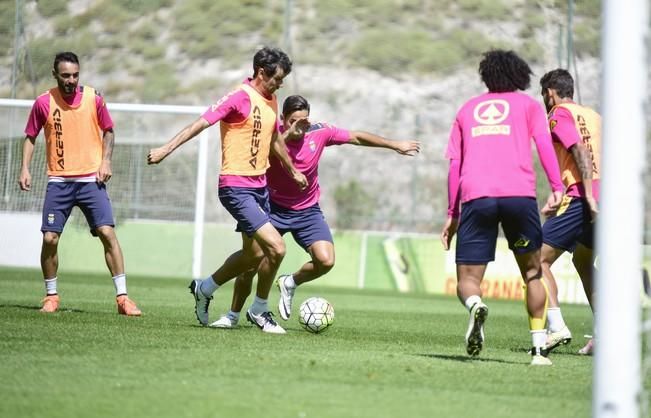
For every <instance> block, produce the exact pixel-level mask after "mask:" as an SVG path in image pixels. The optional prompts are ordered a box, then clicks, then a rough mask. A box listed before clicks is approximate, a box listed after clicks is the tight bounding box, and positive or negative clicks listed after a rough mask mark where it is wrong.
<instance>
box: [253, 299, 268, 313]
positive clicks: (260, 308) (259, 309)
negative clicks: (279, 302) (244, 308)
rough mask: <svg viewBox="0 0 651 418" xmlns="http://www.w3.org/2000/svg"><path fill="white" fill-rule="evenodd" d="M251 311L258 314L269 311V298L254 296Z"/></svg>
mask: <svg viewBox="0 0 651 418" xmlns="http://www.w3.org/2000/svg"><path fill="white" fill-rule="evenodd" d="M249 310H250V311H251V313H254V314H256V315H260V314H261V313H263V312H268V311H269V306H268V305H267V299H261V298H259V297H257V296H256V297H255V298H253V304H252V305H251V307H250V308H249Z"/></svg>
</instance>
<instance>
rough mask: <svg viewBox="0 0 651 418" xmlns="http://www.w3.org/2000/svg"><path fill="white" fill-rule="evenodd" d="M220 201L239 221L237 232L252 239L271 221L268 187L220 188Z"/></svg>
mask: <svg viewBox="0 0 651 418" xmlns="http://www.w3.org/2000/svg"><path fill="white" fill-rule="evenodd" d="M218 195H219V201H220V202H221V203H222V205H223V206H224V208H226V210H227V211H228V213H230V214H231V216H232V217H233V218H234V219H235V220H236V221H237V227H236V228H235V231H237V232H244V233H245V234H246V235H247V236H249V237H251V236H253V234H255V231H257V230H258V229H260V227H261V226H262V225H264V224H266V223H267V222H270V219H269V192H268V191H267V188H266V187H255V188H254V187H220V188H219V192H218Z"/></svg>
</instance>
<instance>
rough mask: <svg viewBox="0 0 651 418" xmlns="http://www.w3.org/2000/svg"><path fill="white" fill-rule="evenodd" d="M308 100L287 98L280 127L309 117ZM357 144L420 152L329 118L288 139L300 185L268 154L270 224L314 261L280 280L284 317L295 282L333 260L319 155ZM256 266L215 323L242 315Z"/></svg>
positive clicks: (225, 324) (229, 324) (416, 146)
mask: <svg viewBox="0 0 651 418" xmlns="http://www.w3.org/2000/svg"><path fill="white" fill-rule="evenodd" d="M309 115H310V105H309V103H308V102H307V100H306V99H305V98H303V97H302V96H290V97H288V98H287V99H286V100H285V102H284V103H283V112H282V121H283V127H282V129H283V130H284V129H288V128H289V127H290V126H292V125H294V124H296V123H297V122H298V121H301V120H307V119H308V117H309ZM342 144H353V145H363V146H368V147H380V148H387V149H391V150H394V151H396V152H397V153H399V154H402V155H409V156H413V155H415V154H416V153H418V152H419V151H420V143H419V142H417V141H394V140H389V139H385V138H382V137H380V136H377V135H374V134H371V133H368V132H362V131H348V130H345V129H340V128H337V127H335V126H332V125H329V124H327V123H314V124H310V125H309V128H308V129H307V130H306V131H305V133H304V134H303V135H301V136H294V137H292V138H291V139H289V140H288V141H286V146H287V153H288V154H289V156H290V157H291V160H292V162H293V164H294V167H296V169H297V170H299V171H300V172H301V173H303V174H304V175H305V177H306V178H307V179H308V186H307V188H305V189H301V188H299V187H297V186H296V184H295V183H294V182H293V181H292V179H291V177H289V175H288V174H287V172H286V170H285V169H284V168H283V166H282V165H281V163H280V161H279V160H278V159H276V158H273V157H272V158H271V159H270V163H271V165H270V167H269V169H268V170H267V182H268V188H269V195H270V199H271V214H270V217H271V224H272V225H273V226H274V227H275V228H276V229H277V230H278V231H279V232H280V233H281V234H285V233H288V232H289V233H291V234H292V236H293V238H294V240H295V241H296V243H298V244H299V245H300V246H301V247H302V248H303V249H304V250H305V251H306V252H307V253H308V254H310V261H308V262H307V263H305V264H303V266H301V268H300V269H298V271H296V272H295V273H293V274H286V275H281V276H280V277H279V278H278V280H277V281H276V283H277V284H278V288H279V289H280V300H279V302H278V312H279V313H280V316H281V318H283V319H284V320H287V319H289V317H290V315H291V305H292V298H293V296H294V290H295V289H296V287H297V286H299V285H301V284H303V283H306V282H309V281H312V280H314V279H317V278H319V277H321V276H323V275H324V274H326V273H328V272H329V271H330V270H331V269H332V267H334V264H335V248H334V242H333V239H332V234H331V233H330V228H329V226H328V224H327V223H326V220H325V217H324V216H323V213H322V212H321V208H320V207H319V197H320V195H321V189H320V185H319V178H318V169H319V160H320V159H321V155H322V154H323V151H325V148H326V147H328V146H333V145H342ZM268 268H269V266H268V262H267V260H266V258H265V259H264V260H263V262H262V263H261V265H260V267H259V271H260V273H261V274H262V273H263V272H264V271H265V270H267V269H268ZM255 274H256V271H250V272H247V273H245V274H244V275H242V276H240V277H238V278H237V280H236V282H235V289H234V292H233V301H232V305H231V310H230V312H228V314H226V315H223V316H222V317H221V318H220V319H219V320H218V321H216V322H214V323H213V324H211V326H213V327H216V328H233V327H234V326H236V325H237V322H238V320H239V313H240V311H241V310H242V307H243V306H244V302H245V301H246V298H247V296H248V295H249V293H250V292H251V283H252V280H253V277H254V276H255Z"/></svg>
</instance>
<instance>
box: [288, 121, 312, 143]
mask: <svg viewBox="0 0 651 418" xmlns="http://www.w3.org/2000/svg"><path fill="white" fill-rule="evenodd" d="M309 128H310V121H309V119H308V118H300V119H296V120H295V121H294V123H292V124H291V125H290V126H289V129H287V137H286V138H287V139H295V138H302V137H303V135H305V133H306V132H307V130H308V129H309Z"/></svg>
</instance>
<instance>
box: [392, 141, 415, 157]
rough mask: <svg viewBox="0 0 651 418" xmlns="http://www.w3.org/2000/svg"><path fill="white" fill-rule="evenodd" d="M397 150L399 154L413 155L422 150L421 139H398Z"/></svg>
mask: <svg viewBox="0 0 651 418" xmlns="http://www.w3.org/2000/svg"><path fill="white" fill-rule="evenodd" d="M395 150H396V152H397V153H398V154H402V155H409V156H411V157H413V156H414V155H416V154H418V153H419V152H420V141H398V142H397V143H396V148H395Z"/></svg>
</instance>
